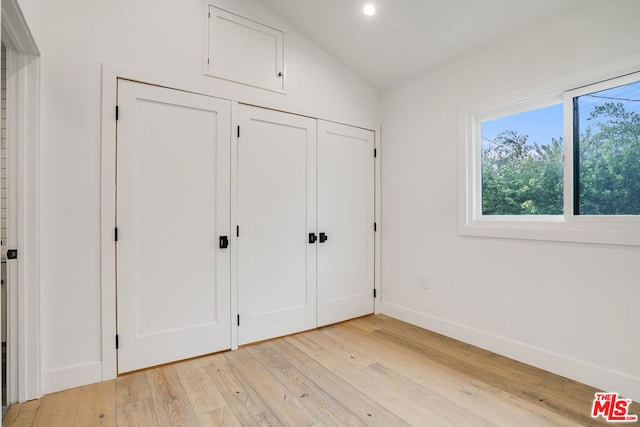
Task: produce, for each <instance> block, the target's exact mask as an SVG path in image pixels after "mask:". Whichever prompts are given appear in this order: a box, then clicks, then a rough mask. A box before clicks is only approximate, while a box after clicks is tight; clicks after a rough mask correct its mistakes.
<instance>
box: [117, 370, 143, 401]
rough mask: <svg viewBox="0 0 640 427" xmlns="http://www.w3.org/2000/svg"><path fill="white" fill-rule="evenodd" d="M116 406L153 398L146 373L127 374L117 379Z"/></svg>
mask: <svg viewBox="0 0 640 427" xmlns="http://www.w3.org/2000/svg"><path fill="white" fill-rule="evenodd" d="M115 385H116V405H124V404H126V403H129V402H136V401H138V400H145V399H150V398H151V389H150V388H149V381H148V380H147V373H146V372H144V371H143V372H136V373H133V374H127V375H124V376H121V377H119V378H116V379H115Z"/></svg>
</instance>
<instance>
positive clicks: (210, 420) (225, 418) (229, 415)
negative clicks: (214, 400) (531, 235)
mask: <svg viewBox="0 0 640 427" xmlns="http://www.w3.org/2000/svg"><path fill="white" fill-rule="evenodd" d="M198 419H199V420H200V425H201V426H219V427H242V424H240V421H239V420H238V417H236V414H234V413H233V411H232V410H231V408H229V407H228V406H225V407H224V408H220V409H216V410H214V411H211V412H207V413H206V414H202V415H200V416H199V417H198Z"/></svg>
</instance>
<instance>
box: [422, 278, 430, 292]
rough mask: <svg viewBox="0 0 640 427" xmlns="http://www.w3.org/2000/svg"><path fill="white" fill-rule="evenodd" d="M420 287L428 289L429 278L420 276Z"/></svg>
mask: <svg viewBox="0 0 640 427" xmlns="http://www.w3.org/2000/svg"><path fill="white" fill-rule="evenodd" d="M420 289H422V290H425V291H426V290H429V280H427V278H426V277H421V278H420Z"/></svg>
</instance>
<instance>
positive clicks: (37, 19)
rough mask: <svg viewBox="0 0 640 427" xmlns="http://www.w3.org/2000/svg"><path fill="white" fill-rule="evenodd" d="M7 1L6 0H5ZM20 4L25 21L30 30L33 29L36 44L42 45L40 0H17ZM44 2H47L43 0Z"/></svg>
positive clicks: (32, 33)
mask: <svg viewBox="0 0 640 427" xmlns="http://www.w3.org/2000/svg"><path fill="white" fill-rule="evenodd" d="M5 1H6V0H5ZM15 1H17V3H18V5H19V6H20V10H21V11H22V15H23V16H24V19H25V21H27V25H28V26H29V30H30V31H31V35H32V36H33V39H34V40H35V42H36V44H37V45H38V46H39V45H40V37H41V34H40V33H41V25H40V23H41V19H42V18H41V17H42V15H41V13H40V0H15ZM43 3H46V1H45V2H43Z"/></svg>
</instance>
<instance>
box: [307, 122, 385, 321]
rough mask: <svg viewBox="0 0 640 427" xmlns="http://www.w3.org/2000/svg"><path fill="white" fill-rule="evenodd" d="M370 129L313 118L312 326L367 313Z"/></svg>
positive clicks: (370, 288)
mask: <svg viewBox="0 0 640 427" xmlns="http://www.w3.org/2000/svg"><path fill="white" fill-rule="evenodd" d="M373 146H374V133H373V132H372V131H368V130H364V129H360V128H354V127H351V126H346V125H341V124H336V123H331V122H325V121H319V122H318V232H319V233H324V235H325V236H326V241H324V242H322V240H323V238H322V234H321V235H320V236H321V239H320V241H319V243H318V326H323V325H327V324H331V323H335V322H340V321H343V320H347V319H350V318H354V317H358V316H363V315H366V314H369V313H373V308H374V306H373V304H374V298H373V288H374V277H373V274H374V228H373V227H374V157H373Z"/></svg>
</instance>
